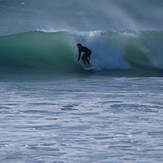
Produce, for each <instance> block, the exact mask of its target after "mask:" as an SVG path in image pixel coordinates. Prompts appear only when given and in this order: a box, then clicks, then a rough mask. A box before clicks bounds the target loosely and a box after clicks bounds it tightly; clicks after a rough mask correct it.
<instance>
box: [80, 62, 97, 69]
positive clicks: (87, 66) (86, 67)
mask: <svg viewBox="0 0 163 163" xmlns="http://www.w3.org/2000/svg"><path fill="white" fill-rule="evenodd" d="M81 66H82V67H83V68H84V69H85V70H87V71H89V70H94V69H95V67H94V66H93V65H92V64H91V65H88V64H85V63H81Z"/></svg>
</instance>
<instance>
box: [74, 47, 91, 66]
mask: <svg viewBox="0 0 163 163" xmlns="http://www.w3.org/2000/svg"><path fill="white" fill-rule="evenodd" d="M76 46H77V47H78V51H79V55H78V61H79V60H80V57H81V52H84V54H83V56H82V58H81V59H82V60H83V62H84V63H85V64H86V63H88V65H89V66H90V62H89V60H90V55H91V54H92V51H91V50H90V49H88V48H87V47H85V46H82V44H77V45H76Z"/></svg>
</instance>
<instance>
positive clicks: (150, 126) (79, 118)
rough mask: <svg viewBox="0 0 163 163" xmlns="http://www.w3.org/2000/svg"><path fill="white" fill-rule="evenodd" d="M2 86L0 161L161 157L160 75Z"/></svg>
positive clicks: (145, 159) (155, 159)
mask: <svg viewBox="0 0 163 163" xmlns="http://www.w3.org/2000/svg"><path fill="white" fill-rule="evenodd" d="M149 79H150V80H149ZM0 85H1V90H0V94H1V96H0V106H1V107H0V120H1V123H0V128H1V133H0V137H1V140H0V158H1V159H0V160H1V162H11V163H13V162H17V163H18V162H21V163H22V162H49V163H50V162H98V163H99V162H107V163H108V162H109V163H111V162H114V163H115V162H119V163H122V162H125V163H127V162H139V163H144V162H152V163H154V162H162V161H163V156H162V152H163V138H162V133H163V128H162V125H163V112H162V109H163V107H162V106H163V102H162V99H163V97H162V89H163V84H162V79H160V78H141V79H140V78H107V79H106V78H102V79H99V78H90V79H88V78H83V77H82V78H79V79H74V78H72V79H66V80H58V81H46V82H36V81H33V82H7V83H6V82H1V83H0Z"/></svg>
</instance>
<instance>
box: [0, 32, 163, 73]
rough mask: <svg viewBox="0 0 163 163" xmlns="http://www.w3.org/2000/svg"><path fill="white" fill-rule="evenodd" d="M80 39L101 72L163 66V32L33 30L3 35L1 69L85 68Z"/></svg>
mask: <svg viewBox="0 0 163 163" xmlns="http://www.w3.org/2000/svg"><path fill="white" fill-rule="evenodd" d="M79 42H80V43H82V44H83V45H85V46H87V47H89V48H90V49H91V50H92V52H93V54H92V55H91V63H92V64H93V65H94V66H95V67H96V70H98V71H99V70H113V69H114V70H115V69H118V70H130V69H133V68H134V69H148V68H149V69H151V68H152V69H161V70H162V69H163V55H162V53H163V31H136V32H135V31H131V30H123V31H86V32H84V31H81V32H72V33H71V32H66V31H55V32H47V31H46V32H45V31H31V32H26V33H20V34H15V35H9V36H2V37H0V69H1V72H2V70H4V69H8V70H11V69H12V70H15V71H19V70H21V71H23V70H30V71H31V70H38V71H51V72H59V73H60V72H66V73H67V72H75V73H76V72H78V71H79V70H81V71H82V68H81V66H80V65H79V64H78V63H77V62H76V60H77V54H78V51H77V47H76V44H77V43H79ZM2 73H3V72H2ZM4 73H5V71H4Z"/></svg>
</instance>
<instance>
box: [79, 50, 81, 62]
mask: <svg viewBox="0 0 163 163" xmlns="http://www.w3.org/2000/svg"><path fill="white" fill-rule="evenodd" d="M80 57H81V51H79V54H78V61H79V60H80Z"/></svg>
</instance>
